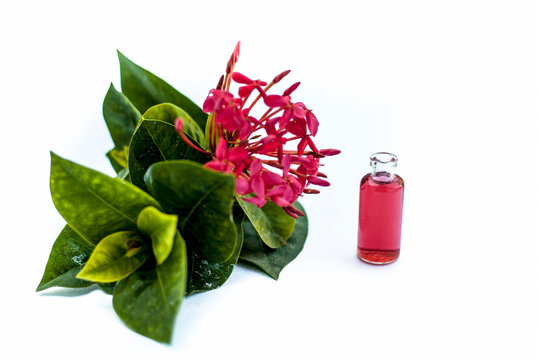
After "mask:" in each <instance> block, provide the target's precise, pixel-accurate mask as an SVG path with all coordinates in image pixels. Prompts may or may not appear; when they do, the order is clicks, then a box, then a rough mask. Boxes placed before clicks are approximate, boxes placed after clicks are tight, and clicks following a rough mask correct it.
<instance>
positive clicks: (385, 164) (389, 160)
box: [369, 152, 398, 182]
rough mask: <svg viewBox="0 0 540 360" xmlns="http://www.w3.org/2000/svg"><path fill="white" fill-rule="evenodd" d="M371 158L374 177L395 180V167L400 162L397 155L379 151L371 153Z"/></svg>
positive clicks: (384, 180) (382, 179) (381, 179)
mask: <svg viewBox="0 0 540 360" xmlns="http://www.w3.org/2000/svg"><path fill="white" fill-rule="evenodd" d="M369 159H370V164H371V168H372V172H371V176H372V177H373V179H375V180H376V181H381V182H391V181H393V180H394V177H395V176H394V169H395V168H396V166H397V162H398V158H397V156H396V155H394V154H391V153H388V152H377V153H375V154H373V155H371V156H370V158H369Z"/></svg>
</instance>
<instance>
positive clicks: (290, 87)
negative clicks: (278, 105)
mask: <svg viewBox="0 0 540 360" xmlns="http://www.w3.org/2000/svg"><path fill="white" fill-rule="evenodd" d="M299 85H300V82H296V83H294V84H292V85H291V86H289V88H288V89H287V90H285V91H284V92H283V95H287V96H288V95H291V94H292V92H293V91H294V90H296V89H297V88H298V86H299Z"/></svg>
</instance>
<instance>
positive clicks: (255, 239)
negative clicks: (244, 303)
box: [240, 202, 308, 280]
mask: <svg viewBox="0 0 540 360" xmlns="http://www.w3.org/2000/svg"><path fill="white" fill-rule="evenodd" d="M294 206H295V207H296V208H298V209H299V210H301V211H302V212H304V213H305V211H304V208H303V207H302V205H300V203H299V202H296V203H295V204H294ZM243 229H244V245H243V246H242V252H241V253H240V260H241V261H243V262H246V263H248V264H251V265H254V266H256V267H258V268H260V269H261V270H262V271H264V272H265V273H266V274H268V275H270V276H271V277H272V278H274V279H276V280H277V279H278V277H279V273H280V272H281V270H283V268H284V267H285V266H287V265H288V264H289V263H290V262H291V261H293V260H294V259H295V258H296V257H297V256H298V254H299V253H300V252H301V251H302V249H303V248H304V243H305V242H306V238H307V233H308V220H307V215H306V216H299V217H298V219H297V220H296V224H295V226H294V231H293V233H292V235H291V237H290V238H289V239H288V240H287V244H286V245H285V246H282V247H280V248H278V249H271V248H269V247H268V246H266V245H265V244H264V242H263V241H262V240H261V238H260V236H259V234H257V232H256V231H255V228H254V227H253V225H252V224H251V223H250V222H249V221H247V219H246V220H244V222H243Z"/></svg>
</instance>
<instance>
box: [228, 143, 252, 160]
mask: <svg viewBox="0 0 540 360" xmlns="http://www.w3.org/2000/svg"><path fill="white" fill-rule="evenodd" d="M248 157H249V153H248V151H247V150H246V149H245V148H244V147H239V146H237V147H233V148H232V149H230V150H229V154H228V155H227V159H229V161H232V162H233V163H238V162H243V161H245V160H247V159H248Z"/></svg>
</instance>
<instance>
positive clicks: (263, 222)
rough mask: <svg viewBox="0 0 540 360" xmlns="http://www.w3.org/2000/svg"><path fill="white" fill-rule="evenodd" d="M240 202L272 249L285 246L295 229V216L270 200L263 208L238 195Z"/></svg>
mask: <svg viewBox="0 0 540 360" xmlns="http://www.w3.org/2000/svg"><path fill="white" fill-rule="evenodd" d="M237 200H238V203H239V204H240V206H241V207H242V209H243V210H244V212H245V213H246V216H247V217H248V219H249V221H251V224H253V227H254V228H255V230H257V233H258V234H259V236H260V237H261V239H262V240H263V241H264V243H265V244H266V245H268V246H269V247H271V248H272V249H276V248H278V247H280V246H283V245H284V244H285V242H286V241H287V239H288V238H289V236H291V234H292V232H293V229H294V218H292V217H291V216H289V215H287V213H286V212H285V211H283V209H282V208H280V207H279V206H277V205H276V204H274V203H273V202H271V201H269V202H267V203H266V205H264V206H263V207H262V208H260V209H259V208H258V207H257V206H256V205H254V204H250V203H248V202H246V201H244V200H242V199H240V198H238V197H237Z"/></svg>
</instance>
